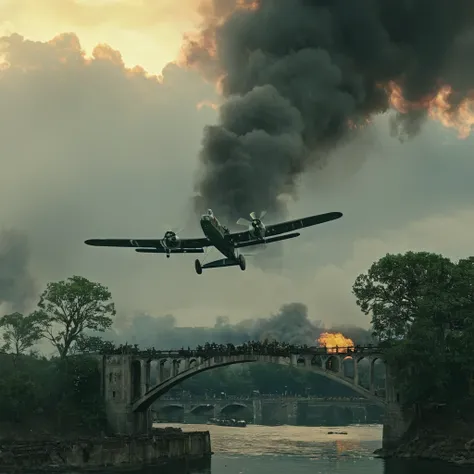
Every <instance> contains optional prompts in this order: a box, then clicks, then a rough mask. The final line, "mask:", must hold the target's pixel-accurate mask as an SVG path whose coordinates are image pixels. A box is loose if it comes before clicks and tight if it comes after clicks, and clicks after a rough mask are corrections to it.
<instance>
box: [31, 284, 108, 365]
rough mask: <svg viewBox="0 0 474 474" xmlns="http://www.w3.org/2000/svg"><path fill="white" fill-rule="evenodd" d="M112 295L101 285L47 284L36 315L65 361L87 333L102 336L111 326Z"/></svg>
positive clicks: (45, 333)
mask: <svg viewBox="0 0 474 474" xmlns="http://www.w3.org/2000/svg"><path fill="white" fill-rule="evenodd" d="M111 297H112V295H111V293H110V292H109V290H108V289H107V288H106V287H104V286H103V285H101V284H100V283H94V282H91V281H89V280H87V278H84V277H80V276H73V277H71V278H68V279H67V280H64V281H59V282H54V283H48V285H47V287H46V290H45V291H44V292H43V294H42V295H41V297H40V301H39V303H38V307H39V308H40V309H39V310H38V311H37V312H36V314H37V315H38V317H39V318H41V319H42V321H43V327H44V335H45V337H46V338H47V339H48V340H49V341H50V342H51V343H52V344H53V345H54V347H55V348H56V349H57V350H58V353H59V356H60V358H61V359H64V358H65V357H66V356H67V355H68V354H69V352H70V350H71V349H72V348H73V346H74V344H76V343H77V341H78V340H79V338H80V336H81V335H82V334H83V332H84V331H86V330H91V331H100V332H103V331H105V330H106V329H108V328H110V326H111V325H112V318H111V316H115V305H114V303H113V302H112V301H111Z"/></svg>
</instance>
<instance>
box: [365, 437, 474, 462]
mask: <svg viewBox="0 0 474 474" xmlns="http://www.w3.org/2000/svg"><path fill="white" fill-rule="evenodd" d="M374 455H375V456H377V457H381V458H385V459H389V458H406V459H425V460H431V461H444V462H448V463H452V464H457V465H474V439H470V440H466V439H463V438H454V437H447V436H446V435H445V436H439V437H430V438H423V437H419V436H417V437H415V438H413V439H411V440H409V441H406V442H404V443H402V444H400V445H399V446H398V447H397V448H394V449H391V450H387V449H378V450H376V451H375V452H374Z"/></svg>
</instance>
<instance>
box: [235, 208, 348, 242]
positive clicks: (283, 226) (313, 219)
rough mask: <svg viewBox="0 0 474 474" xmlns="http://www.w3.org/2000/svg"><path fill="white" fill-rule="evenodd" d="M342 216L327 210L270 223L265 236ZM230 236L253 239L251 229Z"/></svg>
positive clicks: (239, 240) (245, 239)
mask: <svg viewBox="0 0 474 474" xmlns="http://www.w3.org/2000/svg"><path fill="white" fill-rule="evenodd" d="M340 217H342V212H327V213H326V214H318V215H317V216H310V217H303V218H302V219H294V220H292V221H286V222H280V223H279V224H270V225H267V226H266V232H265V238H267V237H272V236H274V235H279V234H285V233H286V232H291V231H293V230H297V229H304V228H305V227H311V226H313V225H317V224H323V223H325V222H329V221H333V220H335V219H339V218H340ZM230 237H231V238H232V240H234V242H244V241H248V240H252V239H253V238H254V237H252V236H251V235H250V233H249V231H248V230H247V231H244V232H236V233H234V234H231V235H230Z"/></svg>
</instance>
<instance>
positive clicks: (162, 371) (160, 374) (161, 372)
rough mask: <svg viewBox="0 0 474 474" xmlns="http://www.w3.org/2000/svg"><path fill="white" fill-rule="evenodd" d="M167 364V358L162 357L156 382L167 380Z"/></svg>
mask: <svg viewBox="0 0 474 474" xmlns="http://www.w3.org/2000/svg"><path fill="white" fill-rule="evenodd" d="M165 364H166V359H160V360H159V361H158V380H157V381H156V383H161V382H164V380H165Z"/></svg>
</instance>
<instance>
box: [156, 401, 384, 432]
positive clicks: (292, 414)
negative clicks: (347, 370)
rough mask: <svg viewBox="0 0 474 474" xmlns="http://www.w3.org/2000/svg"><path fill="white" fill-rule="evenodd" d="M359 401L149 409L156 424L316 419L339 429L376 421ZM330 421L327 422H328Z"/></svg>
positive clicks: (161, 404) (177, 404) (182, 404)
mask: <svg viewBox="0 0 474 474" xmlns="http://www.w3.org/2000/svg"><path fill="white" fill-rule="evenodd" d="M373 405H374V403H373V402H372V401H371V400H369V399H368V398H362V397H351V398H347V397H326V398H320V397H311V396H298V397H295V396H288V395H286V396H284V395H258V396H250V397H227V396H225V397H224V398H218V397H216V398H204V397H190V398H188V397H182V398H167V397H162V398H159V399H158V401H156V402H155V403H154V404H153V406H152V413H153V415H154V416H153V418H154V419H156V420H157V421H159V422H165V423H167V422H173V423H182V422H186V423H198V424H199V423H205V422H207V421H208V420H209V419H210V418H239V419H245V420H246V421H247V422H251V423H253V424H256V425H261V424H284V425H297V424H298V423H299V420H303V419H304V421H309V420H311V419H312V420H313V421H315V420H316V419H317V420H318V423H323V424H324V423H327V424H328V425H331V426H334V425H343V424H346V423H347V422H349V420H351V421H352V422H353V423H364V422H366V421H367V420H368V419H372V420H373V422H374V423H376V422H377V420H379V416H380V410H375V411H374V410H371V408H373ZM328 420H330V421H328Z"/></svg>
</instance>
